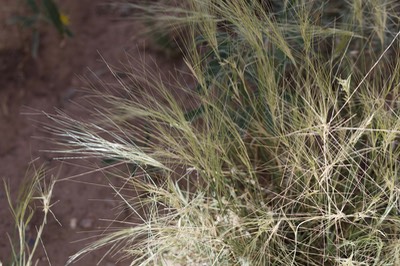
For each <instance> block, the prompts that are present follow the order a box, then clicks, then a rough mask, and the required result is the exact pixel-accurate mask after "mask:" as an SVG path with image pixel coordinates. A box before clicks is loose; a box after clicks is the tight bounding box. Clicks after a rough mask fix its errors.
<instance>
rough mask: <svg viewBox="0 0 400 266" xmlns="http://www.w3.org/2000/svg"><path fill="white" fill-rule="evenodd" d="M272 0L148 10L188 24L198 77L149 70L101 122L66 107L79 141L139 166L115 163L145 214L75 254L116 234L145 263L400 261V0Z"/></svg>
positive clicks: (60, 125)
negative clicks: (186, 79)
mask: <svg viewBox="0 0 400 266" xmlns="http://www.w3.org/2000/svg"><path fill="white" fill-rule="evenodd" d="M270 3H271V4H270V5H262V4H261V3H260V2H259V1H255V0H248V1H239V0H232V1H212V0H207V1H196V0H193V1H190V5H189V6H190V7H188V9H187V12H186V13H184V12H183V11H182V9H177V15H176V16H174V15H173V14H172V15H171V10H173V9H168V12H169V13H168V14H165V16H164V17H163V12H162V10H165V9H162V8H160V7H159V6H157V8H154V9H152V7H151V6H150V7H149V6H146V7H143V8H145V9H146V10H147V12H146V14H151V12H156V13H157V15H158V18H160V19H168V20H171V21H172V22H171V24H174V23H180V24H184V25H185V26H186V33H185V36H183V40H184V43H185V46H184V47H182V50H183V51H184V54H185V60H186V63H187V66H188V68H189V69H190V71H191V75H192V76H193V77H194V78H195V80H196V84H197V86H196V88H193V89H189V88H187V85H186V84H185V83H181V86H180V88H179V89H175V91H171V90H170V89H168V84H166V82H164V81H163V80H162V78H160V77H159V76H158V75H156V74H149V73H147V72H146V73H144V72H143V73H140V71H139V70H140V69H135V71H132V72H133V73H132V72H130V73H127V75H128V78H127V79H125V80H123V79H121V78H120V77H119V76H118V75H117V74H116V75H115V76H116V79H117V80H118V82H119V86H120V89H121V91H122V92H120V93H119V94H118V93H117V94H116V93H110V94H107V95H104V94H102V95H101V98H103V99H104V101H105V102H106V105H105V106H107V107H106V108H104V109H103V110H102V111H100V114H101V118H102V119H99V120H98V121H97V122H96V123H83V122H78V121H76V120H74V119H72V118H69V117H67V116H65V115H59V116H53V117H52V119H54V121H55V123H56V126H55V127H54V128H53V129H52V130H53V131H54V133H55V134H58V135H59V136H60V144H63V145H67V146H68V147H69V148H67V149H65V150H63V152H69V153H71V154H79V156H82V155H84V156H94V157H99V158H108V159H113V160H118V162H121V163H128V164H130V165H133V166H134V167H133V170H132V171H129V173H125V174H123V173H121V172H112V173H110V174H112V175H114V176H117V177H119V178H121V179H122V180H123V181H124V186H122V187H115V192H116V195H117V196H118V197H120V198H121V200H122V202H123V204H124V205H125V208H128V209H129V210H130V211H131V212H132V213H134V214H135V215H136V216H138V217H140V218H141V220H142V222H141V223H139V224H134V223H129V222H128V221H120V222H121V224H120V226H116V227H113V228H112V230H111V231H109V233H108V234H107V235H106V236H105V237H104V238H102V239H101V240H99V241H96V242H94V243H93V244H92V245H90V246H88V247H87V248H86V249H84V250H82V251H81V252H79V253H78V254H76V255H75V256H73V257H71V260H70V262H72V261H75V260H76V259H78V258H79V257H80V256H82V255H84V254H85V253H87V252H90V251H91V250H93V249H97V248H100V247H103V246H106V245H108V246H110V251H109V252H117V253H118V252H122V256H123V257H124V258H128V259H129V260H130V261H131V264H132V265H397V264H399V263H400V238H399V235H400V234H399V233H400V232H399V231H400V217H399V213H400V209H399V208H400V207H399V202H400V201H399V200H400V187H399V171H400V161H399V154H400V145H399V138H400V119H399V115H400V111H399V110H400V109H399V100H398V95H399V89H400V86H399V80H400V61H399V60H398V58H399V50H398V46H399V41H398V37H399V33H397V32H394V31H393V29H394V27H395V25H396V23H397V22H398V21H399V16H398V15H399V13H398V7H397V6H396V3H395V2H387V1H386V2H380V1H370V2H368V3H364V2H362V1H357V0H354V1H346V2H342V1H337V2H335V3H336V4H334V3H330V4H329V3H328V4H326V3H325V2H322V1H311V2H306V1H283V2H279V1H270ZM396 10H397V11H396ZM396 12H397V13H396ZM182 14H184V15H182ZM112 71H114V70H112ZM113 73H116V72H113ZM97 110H98V109H97ZM131 169H132V168H131ZM132 190H134V191H136V192H139V193H138V194H139V196H138V197H137V198H131V197H130V196H129V195H130V194H131V193H130V192H131V191H132ZM114 222H117V221H114Z"/></svg>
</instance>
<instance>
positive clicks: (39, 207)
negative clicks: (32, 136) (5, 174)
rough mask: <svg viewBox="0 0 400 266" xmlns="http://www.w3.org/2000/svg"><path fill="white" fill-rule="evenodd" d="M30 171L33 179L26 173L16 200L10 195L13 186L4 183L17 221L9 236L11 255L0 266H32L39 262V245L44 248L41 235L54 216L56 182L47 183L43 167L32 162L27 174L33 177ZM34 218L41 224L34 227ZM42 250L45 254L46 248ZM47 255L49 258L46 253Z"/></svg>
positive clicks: (11, 210) (13, 215)
mask: <svg viewBox="0 0 400 266" xmlns="http://www.w3.org/2000/svg"><path fill="white" fill-rule="evenodd" d="M30 170H33V171H34V173H33V175H32V176H30V175H28V174H27V176H26V177H25V179H24V180H23V183H22V184H21V186H20V190H19V192H18V195H17V197H16V198H15V201H14V200H13V195H11V193H10V186H9V185H8V184H7V182H6V181H5V180H4V187H5V192H6V196H7V200H8V204H9V208H10V212H11V217H12V218H13V219H14V222H15V232H14V234H11V235H8V237H9V241H10V244H11V251H12V254H10V255H11V256H10V258H8V261H7V260H3V261H0V265H3V264H2V263H4V266H30V265H38V263H39V261H38V258H37V257H36V255H37V252H38V249H39V248H40V246H43V242H42V234H43V231H44V229H45V227H46V224H47V220H48V216H49V215H50V214H52V212H51V209H50V208H51V206H52V204H53V203H52V202H51V199H52V194H53V188H54V185H55V182H56V180H55V179H54V178H52V179H51V180H50V181H49V182H47V181H45V180H44V179H45V177H46V171H45V170H44V168H39V169H37V168H35V167H34V165H33V163H32V164H31V167H30V168H29V169H28V172H27V173H29V174H31V173H30ZM38 212H41V214H38ZM34 215H40V216H41V222H40V224H39V226H38V227H35V228H33V226H32V224H31V221H32V218H33V216H34ZM5 241H6V240H5ZM43 249H44V252H46V250H45V248H44V246H43ZM45 255H46V256H47V254H46V253H45ZM3 259H4V258H3ZM47 259H49V258H47Z"/></svg>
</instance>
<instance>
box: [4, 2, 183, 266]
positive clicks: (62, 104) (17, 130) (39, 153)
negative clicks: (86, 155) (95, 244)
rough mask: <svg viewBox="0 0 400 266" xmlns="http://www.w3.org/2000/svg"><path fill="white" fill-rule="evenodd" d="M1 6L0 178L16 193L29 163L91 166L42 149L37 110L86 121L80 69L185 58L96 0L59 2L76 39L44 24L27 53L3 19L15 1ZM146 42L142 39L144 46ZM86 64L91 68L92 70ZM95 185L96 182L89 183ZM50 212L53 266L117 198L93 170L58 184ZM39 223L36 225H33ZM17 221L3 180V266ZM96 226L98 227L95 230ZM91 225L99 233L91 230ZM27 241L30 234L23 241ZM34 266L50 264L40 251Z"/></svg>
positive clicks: (66, 169) (24, 38)
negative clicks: (36, 46) (150, 41)
mask: <svg viewBox="0 0 400 266" xmlns="http://www.w3.org/2000/svg"><path fill="white" fill-rule="evenodd" d="M4 2H7V3H3V4H2V6H1V7H0V27H1V31H0V178H2V179H5V180H7V181H8V183H9V184H10V188H11V194H12V195H16V194H17V191H18V188H19V186H20V184H21V181H22V178H23V177H24V176H25V174H26V171H27V168H28V164H29V162H31V161H32V160H35V162H36V165H40V164H45V167H46V169H49V175H51V174H56V175H57V176H58V177H59V178H60V179H66V178H69V177H73V176H76V175H79V174H80V173H82V172H84V171H82V169H84V168H83V167H82V166H81V167H79V165H84V166H85V167H86V166H88V164H87V162H82V160H73V161H69V162H68V163H64V164H63V165H61V164H60V162H58V161H57V160H54V157H55V156H56V155H55V154H52V153H48V152H43V150H51V149H52V148H53V146H52V143H51V142H50V141H43V139H50V138H51V135H50V133H48V132H46V131H45V130H43V123H49V122H50V121H48V120H46V117H45V116H44V115H43V114H42V113H41V111H45V112H48V113H54V112H55V109H59V110H61V111H63V112H66V113H69V114H72V115H73V116H75V117H79V118H83V119H90V116H89V115H88V114H87V112H85V111H84V110H83V109H82V108H77V106H76V104H74V102H80V100H81V98H82V96H84V93H82V92H81V91H80V88H81V87H83V86H85V83H84V82H83V81H81V79H80V78H78V75H81V76H87V77H89V78H90V76H91V75H93V73H94V74H95V75H97V76H98V77H100V78H103V77H104V78H106V77H107V75H109V73H108V70H107V67H106V65H105V64H104V62H103V59H102V58H104V59H105V60H107V62H108V63H111V64H118V63H119V62H120V61H124V60H125V59H126V56H127V54H129V56H131V57H132V58H135V57H143V56H142V53H143V52H144V50H146V58H147V59H145V61H147V62H148V64H149V65H150V68H151V66H152V65H153V66H155V63H152V62H153V60H154V61H157V65H158V66H159V67H160V68H161V69H162V70H163V69H164V71H167V70H169V69H172V67H173V65H178V66H179V65H183V63H182V61H181V60H179V59H177V58H174V59H171V58H166V57H165V55H163V54H161V53H159V52H157V51H156V50H155V49H154V50H152V48H151V47H149V46H148V45H147V40H144V39H143V38H138V37H137V32H139V31H140V30H141V28H142V26H141V25H139V23H137V22H133V21H132V20H129V19H127V17H126V15H127V10H124V9H121V8H111V7H110V6H108V5H103V4H104V3H102V2H101V1H93V0H80V1H59V2H60V6H61V9H62V10H63V12H64V13H66V14H67V15H68V16H69V17H70V21H71V22H70V23H71V24H70V28H71V30H72V32H73V34H74V37H73V38H70V39H65V40H62V39H61V38H60V36H59V35H58V34H57V32H56V30H55V29H54V28H52V27H50V26H45V27H43V29H41V32H42V39H41V41H40V50H39V56H38V58H37V59H33V58H32V57H31V56H30V40H29V36H30V35H29V33H30V32H29V31H28V30H26V29H25V30H20V29H18V27H17V26H12V25H11V26H10V25H8V24H7V23H6V20H7V19H8V18H9V17H10V16H11V15H12V14H13V13H14V12H16V10H18V8H19V7H18V3H21V2H18V1H14V0H5V1H4ZM144 43H146V45H144ZM89 69H90V70H89ZM93 184H96V185H93ZM53 202H57V203H56V204H55V205H54V207H53V209H52V210H53V212H54V215H55V217H56V218H57V220H58V221H57V220H56V219H55V218H53V217H50V220H49V221H48V224H47V227H46V229H45V233H44V235H43V243H44V245H45V247H46V251H47V254H48V257H49V259H50V262H51V265H56V266H57V265H64V264H65V262H66V261H67V260H68V257H69V256H71V255H73V254H74V253H75V252H77V251H78V250H80V249H81V248H82V247H83V246H84V245H85V244H87V243H88V241H90V239H89V240H83V241H78V242H76V241H77V240H82V239H86V238H88V237H90V236H93V235H96V234H101V229H100V230H99V228H104V227H106V226H108V225H109V224H110V222H107V221H104V220H102V219H113V218H114V215H115V213H116V212H117V211H116V210H115V209H114V208H115V207H116V204H117V203H116V200H115V198H114V195H113V193H112V191H111V189H110V188H109V186H108V185H107V182H106V180H105V179H104V176H102V175H101V174H100V173H92V174H87V175H84V176H79V177H76V178H74V179H69V180H68V181H61V182H59V183H57V184H56V187H55V191H54V198H53ZM40 218H41V217H40V215H39V216H38V217H34V219H33V224H32V227H31V228H32V229H31V231H32V232H27V233H28V237H34V229H33V228H34V226H35V225H38V224H39V223H40ZM35 223H36V224H35ZM13 229H14V224H13V221H12V219H11V216H10V212H9V209H8V206H7V201H6V196H5V192H4V186H3V185H1V186H0V260H1V261H2V262H3V263H5V265H7V261H8V260H9V258H10V255H11V250H10V243H9V240H8V238H7V235H6V234H7V233H9V234H10V235H12V232H13ZM96 230H97V231H96ZM94 231H96V233H94ZM27 241H28V242H29V241H30V239H27ZM105 251H106V250H101V251H99V252H94V253H91V254H89V255H87V256H85V257H84V258H83V259H82V260H80V261H78V262H77V263H75V264H73V265H96V264H97V263H98V262H99V261H100V259H101V258H102V256H103V254H104V253H105ZM39 258H40V259H41V260H40V262H39V264H38V265H48V264H49V263H48V262H47V260H46V258H45V256H44V253H43V251H40V252H39ZM125 264H126V261H125V262H124V261H122V262H118V258H116V257H112V256H107V257H106V258H105V259H103V260H102V261H101V262H100V263H99V265H107V266H110V265H125Z"/></svg>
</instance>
